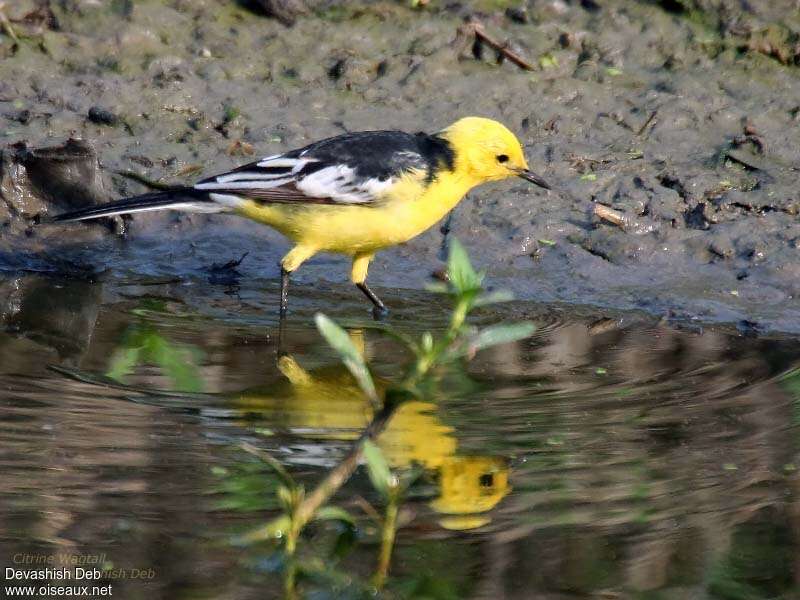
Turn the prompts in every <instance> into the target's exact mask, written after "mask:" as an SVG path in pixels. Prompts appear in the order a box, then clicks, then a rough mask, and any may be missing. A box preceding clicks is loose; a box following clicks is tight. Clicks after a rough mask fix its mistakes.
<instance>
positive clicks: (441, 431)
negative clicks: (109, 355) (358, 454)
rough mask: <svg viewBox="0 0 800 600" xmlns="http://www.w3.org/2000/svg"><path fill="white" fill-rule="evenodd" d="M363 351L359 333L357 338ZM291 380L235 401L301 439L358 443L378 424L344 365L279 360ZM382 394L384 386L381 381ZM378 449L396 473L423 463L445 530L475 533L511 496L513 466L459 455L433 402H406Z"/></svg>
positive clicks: (496, 459) (449, 429) (498, 459)
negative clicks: (433, 485) (367, 429)
mask: <svg viewBox="0 0 800 600" xmlns="http://www.w3.org/2000/svg"><path fill="white" fill-rule="evenodd" d="M351 337H352V338H353V339H354V341H355V342H356V344H357V345H359V343H360V342H361V343H360V345H361V348H362V352H363V342H362V341H361V336H360V335H359V333H358V332H355V333H351ZM278 369H279V370H280V372H281V373H282V374H283V375H284V377H285V378H286V381H285V384H284V385H277V386H274V387H272V388H271V389H270V390H258V391H251V392H246V393H244V394H242V395H240V396H238V397H237V398H236V399H235V403H236V405H237V407H238V408H239V409H240V410H241V411H242V412H244V413H256V414H258V416H259V417H264V416H265V413H266V416H267V418H268V419H269V420H270V421H272V422H274V423H275V424H276V425H280V426H283V427H285V428H286V429H288V430H290V431H292V432H293V433H294V434H296V435H302V436H304V437H309V438H313V439H332V440H344V441H349V440H354V439H356V438H357V437H358V436H359V434H360V433H361V431H362V430H363V429H364V427H366V425H367V424H368V423H369V421H370V420H371V418H372V415H373V410H372V406H371V404H370V402H369V400H368V399H367V398H366V396H365V395H364V394H363V393H362V392H361V390H360V388H359V387H358V385H357V384H356V382H355V380H354V379H353V377H352V376H351V375H350V373H349V372H348V371H347V369H346V368H345V367H344V366H338V365H337V366H335V367H323V368H320V369H315V370H312V371H307V370H305V369H304V368H303V367H302V366H301V365H300V364H299V363H298V362H297V361H296V360H295V359H294V358H292V357H291V356H283V357H282V358H281V359H280V360H279V361H278ZM375 384H376V387H377V389H378V392H379V394H380V393H382V392H383V390H384V389H385V388H386V382H384V381H380V380H376V381H375ZM377 443H378V445H379V446H380V448H381V450H382V451H383V453H384V455H385V456H386V460H387V461H388V462H389V464H390V465H391V466H392V467H393V468H400V469H402V468H408V467H410V466H411V465H414V464H417V465H421V466H422V467H423V468H425V469H426V471H428V472H429V473H432V474H433V475H434V477H435V479H436V480H437V482H438V486H439V497H438V498H436V499H435V500H434V501H433V502H431V507H432V508H433V509H434V510H435V511H437V512H439V513H443V514H447V515H466V516H468V518H459V519H455V518H452V517H448V518H446V519H444V520H443V521H442V526H444V527H448V528H450V529H471V528H474V527H479V526H481V525H484V524H486V523H487V522H489V518H488V517H485V516H479V514H480V513H485V512H487V511H489V510H491V509H492V508H493V507H494V506H495V505H496V504H497V503H498V502H500V500H502V498H503V497H504V496H505V495H506V494H508V492H509V491H510V488H509V485H508V464H507V461H506V460H505V459H504V458H501V457H494V456H468V455H461V454H459V453H458V441H457V439H456V437H455V435H454V431H453V428H452V427H450V426H448V425H446V424H444V423H442V422H441V421H440V420H439V418H438V415H437V408H436V405H435V404H432V403H430V402H422V401H418V400H412V401H408V402H405V403H404V404H402V405H401V406H400V407H399V408H398V409H397V411H396V412H395V414H394V416H393V417H392V419H391V420H390V421H389V424H388V425H387V427H386V429H385V430H384V431H383V432H382V433H381V434H380V436H379V437H378V439H377Z"/></svg>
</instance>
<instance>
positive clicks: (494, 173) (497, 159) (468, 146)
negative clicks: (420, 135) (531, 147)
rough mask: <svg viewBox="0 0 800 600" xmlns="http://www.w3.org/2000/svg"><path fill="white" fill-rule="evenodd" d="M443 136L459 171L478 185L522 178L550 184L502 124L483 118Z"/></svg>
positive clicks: (458, 125)
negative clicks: (448, 144)
mask: <svg viewBox="0 0 800 600" xmlns="http://www.w3.org/2000/svg"><path fill="white" fill-rule="evenodd" d="M439 135H441V136H442V137H443V138H445V139H446V140H447V141H448V142H450V145H451V147H452V148H453V151H454V152H455V162H456V169H457V170H461V171H462V172H464V173H465V174H466V175H468V176H469V177H471V178H473V179H474V180H475V182H476V183H484V182H487V181H499V180H501V179H506V178H508V177H522V178H523V179H525V180H527V181H530V182H531V183H535V184H536V185H538V186H539V187H543V188H545V189H550V186H549V185H547V183H546V182H545V181H544V179H542V178H541V177H539V176H538V175H536V174H535V173H533V172H532V171H531V170H530V169H529V168H528V161H526V160H525V154H524V153H523V151H522V144H520V142H519V140H518V139H517V136H515V135H514V134H513V133H511V132H510V131H509V130H508V128H507V127H506V126H505V125H503V124H502V123H498V122H497V121H493V120H491V119H484V118H481V117H465V118H463V119H459V120H458V121H456V122H455V123H453V124H452V125H450V127H448V128H447V129H445V130H444V131H442V132H441V133H440V134H439Z"/></svg>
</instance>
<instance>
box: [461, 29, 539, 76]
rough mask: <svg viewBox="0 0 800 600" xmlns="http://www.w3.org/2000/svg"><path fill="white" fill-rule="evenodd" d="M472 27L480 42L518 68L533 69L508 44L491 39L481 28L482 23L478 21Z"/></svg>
mask: <svg viewBox="0 0 800 600" xmlns="http://www.w3.org/2000/svg"><path fill="white" fill-rule="evenodd" d="M473 29H474V31H475V39H477V40H479V41H480V42H481V43H483V44H486V45H487V46H489V47H490V48H492V49H493V50H494V51H495V52H497V54H498V55H500V56H502V57H503V58H507V59H508V60H510V61H511V62H512V63H514V64H515V65H517V66H518V67H519V68H520V69H525V70H526V71H534V70H535V69H534V67H533V65H532V64H531V63H529V62H528V61H527V60H525V59H524V58H522V57H521V56H520V55H519V54H517V53H516V52H514V51H513V50H511V49H509V47H508V44H507V43H506V44H501V43H499V42H497V41H496V40H494V39H492V38H491V37H490V36H489V34H487V33H486V31H485V30H484V29H483V25H481V24H480V23H474V24H473Z"/></svg>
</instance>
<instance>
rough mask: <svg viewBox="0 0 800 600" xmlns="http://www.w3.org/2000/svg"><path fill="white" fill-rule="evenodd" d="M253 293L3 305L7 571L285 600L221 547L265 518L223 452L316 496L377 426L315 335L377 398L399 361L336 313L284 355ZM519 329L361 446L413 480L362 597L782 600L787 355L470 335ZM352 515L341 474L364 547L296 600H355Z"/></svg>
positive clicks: (663, 328)
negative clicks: (330, 335) (356, 351)
mask: <svg viewBox="0 0 800 600" xmlns="http://www.w3.org/2000/svg"><path fill="white" fill-rule="evenodd" d="M261 283H263V282H257V283H256V284H255V285H253V287H249V288H237V287H234V286H228V287H225V286H220V285H208V284H207V283H206V282H204V281H201V280H188V281H184V282H182V283H178V282H164V281H133V280H131V281H122V282H115V283H106V284H102V283H90V282H79V281H74V280H72V281H64V280H58V279H51V278H38V277H33V276H19V277H17V276H7V277H5V278H4V279H3V280H2V281H0V303H1V304H0V308H1V309H2V322H3V331H2V333H0V472H2V483H0V499H1V501H0V544H1V546H0V548H1V549H2V552H0V557H1V558H2V560H3V561H4V564H3V567H4V568H5V567H6V566H12V565H13V566H15V567H16V568H20V569H30V568H33V567H32V566H31V565H30V564H28V565H26V564H24V563H25V562H26V561H27V562H29V563H30V562H31V561H34V560H37V559H36V557H43V556H44V557H47V556H54V557H55V558H54V559H53V560H54V561H55V562H56V564H57V565H58V564H63V561H64V560H66V559H65V557H70V556H72V557H75V556H78V557H81V556H84V557H86V556H89V557H99V560H101V561H102V564H101V568H102V569H104V570H106V572H107V573H108V575H109V576H108V577H107V578H106V579H105V582H106V583H110V584H111V585H112V586H113V594H114V596H115V597H119V598H125V599H138V598H147V599H148V600H152V599H153V598H169V599H175V598H236V599H249V598H265V597H267V598H271V597H280V596H281V593H282V592H281V589H282V584H281V575H280V560H279V558H278V555H276V552H275V546H274V544H271V543H262V544H255V545H249V546H242V545H239V544H236V543H234V541H235V537H236V536H237V535H238V534H241V533H245V532H248V531H251V530H253V529H254V528H256V527H258V526H259V525H263V524H264V523H265V522H267V520H269V519H270V518H272V517H274V516H275V515H276V514H277V508H278V505H277V502H276V500H275V495H274V492H275V489H276V487H277V481H276V478H275V476H274V474H273V473H272V472H271V470H270V469H269V468H268V467H266V466H265V465H263V464H261V463H260V462H259V461H258V460H257V459H255V458H254V457H252V456H251V455H249V454H247V453H246V452H244V451H242V449H241V444H242V442H249V443H250V444H253V445H256V446H258V447H259V448H262V449H264V450H266V451H268V452H269V453H271V454H272V455H273V456H274V457H276V458H277V459H279V460H280V461H281V462H282V463H284V465H286V466H287V468H288V469H289V470H290V472H291V473H292V474H293V475H294V476H295V477H297V479H298V480H300V481H302V482H303V483H305V484H306V485H307V486H308V487H312V486H313V485H314V484H315V483H316V482H318V481H319V480H320V479H321V478H322V476H324V474H325V473H326V472H327V470H328V469H329V468H330V467H332V466H333V465H335V464H336V463H337V461H338V460H339V459H341V458H342V457H343V456H344V455H345V453H346V452H347V450H348V448H349V447H350V444H351V442H352V440H353V439H354V438H355V437H356V436H357V435H358V434H359V432H360V431H361V429H362V428H363V427H364V426H365V425H366V423H367V422H368V421H369V419H370V418H371V416H372V409H371V408H370V405H369V403H368V402H367V401H366V399H365V398H364V397H363V395H362V394H361V393H360V392H359V391H358V388H357V386H356V385H355V384H354V382H353V381H352V379H351V378H350V376H349V375H348V374H347V372H346V371H345V370H344V368H343V367H342V366H341V364H340V362H339V361H338V359H337V357H336V356H335V354H334V353H333V351H332V350H330V349H329V348H328V347H327V346H326V345H325V344H324V343H323V342H322V341H321V338H320V337H319V335H318V334H317V333H316V330H315V329H314V328H313V326H312V325H311V323H312V316H313V314H314V313H315V312H316V311H318V310H321V309H324V310H325V311H326V312H327V313H329V314H330V315H331V316H332V317H334V318H335V319H337V321H339V322H340V323H342V324H343V325H345V326H346V327H347V329H348V331H349V334H350V335H351V337H352V339H353V340H354V341H355V342H356V343H357V344H359V345H361V346H362V347H363V349H364V353H365V355H366V356H367V358H368V360H369V363H370V366H371V368H372V370H373V373H374V375H375V378H376V380H377V382H378V386H379V388H380V387H384V386H386V385H388V384H389V383H391V382H393V381H396V380H397V379H398V378H399V377H400V375H401V374H402V372H403V367H404V365H405V364H406V362H407V360H408V358H409V357H408V356H407V354H406V353H405V351H404V350H403V349H402V348H401V347H399V346H398V345H397V344H396V343H395V342H394V341H393V340H392V339H391V338H388V337H386V336H385V335H383V334H381V333H380V332H378V331H375V330H374V329H373V328H372V325H373V323H372V321H371V319H370V318H369V313H368V311H367V310H366V308H365V305H364V303H363V302H362V299H361V298H360V297H358V296H356V294H355V293H354V292H352V291H351V290H349V289H347V288H341V289H340V288H335V287H334V288H331V289H328V288H326V289H321V290H315V289H312V288H310V287H305V288H302V289H299V290H297V293H296V294H295V296H294V298H293V300H295V304H294V307H295V308H294V312H293V313H292V314H291V316H290V318H289V321H288V324H287V327H286V330H285V331H284V332H283V335H282V339H281V340H280V343H279V336H278V327H277V322H276V320H275V319H274V302H273V301H274V299H275V298H274V292H275V291H276V290H275V289H274V284H270V283H264V285H261ZM393 296H394V297H393ZM387 300H389V302H390V303H391V305H393V306H394V307H395V310H394V313H393V314H392V316H391V319H390V321H389V323H390V324H391V325H393V326H395V327H396V328H398V329H400V330H401V331H403V332H405V333H408V334H412V335H419V334H420V333H421V332H422V331H425V330H432V331H438V330H441V328H442V327H443V326H444V325H445V317H446V314H447V313H446V309H447V307H446V305H445V304H444V303H443V301H441V300H440V299H438V298H436V297H434V298H431V297H430V296H429V295H427V294H425V293H421V292H419V293H409V295H407V296H406V297H399V296H397V294H394V295H393V294H392V293H391V292H387ZM519 318H527V319H531V320H533V321H534V322H535V323H536V324H537V327H538V329H537V332H536V334H535V335H534V337H533V338H532V339H530V340H527V341H525V342H522V343H518V344H513V345H506V346H502V347H498V348H496V349H494V350H492V351H486V352H482V353H479V354H478V356H476V357H475V359H474V360H473V361H472V362H470V363H469V364H466V365H464V366H463V367H458V368H453V369H450V370H448V371H446V372H443V373H441V374H439V376H438V377H437V381H436V383H435V385H434V386H433V387H432V392H431V397H430V398H425V399H418V400H413V401H411V402H408V403H407V404H405V405H403V406H402V408H401V409H400V410H399V411H398V413H397V414H396V415H395V416H394V418H393V420H392V421H391V422H390V423H389V425H388V427H387V429H386V430H385V432H384V433H383V434H382V436H381V437H380V439H379V445H380V446H381V448H382V449H383V451H384V454H385V455H386V457H387V459H388V461H389V463H390V464H391V466H392V467H394V468H396V469H398V470H401V471H402V470H406V469H409V468H411V467H412V466H416V467H417V468H420V469H421V470H422V471H423V475H422V476H421V477H420V479H419V480H418V481H417V482H416V483H415V484H414V485H413V487H412V489H411V492H410V495H409V498H408V499H407V501H406V502H405V504H404V506H403V510H402V512H401V523H402V527H401V529H400V530H399V534H398V542H397V547H396V550H395V556H394V560H393V562H392V568H391V574H390V578H389V581H388V584H387V588H386V590H385V592H384V593H383V594H384V595H385V596H386V597H390V598H394V597H428V598H547V599H556V598H559V599H560V598H654V599H655V598H658V599H671V598H675V599H678V598H681V599H683V598H730V599H743V598H784V599H788V598H794V597H797V594H798V590H799V588H798V583H797V582H798V578H800V563H799V562H798V560H797V557H798V543H799V537H798V536H800V504H799V503H798V502H800V501H799V500H798V493H799V492H800V475H798V466H800V462H798V460H799V459H798V454H797V453H798V449H799V448H798V433H797V429H796V424H797V418H798V416H797V415H798V414H800V413H798V408H797V407H798V403H800V370H798V369H799V368H800V345H798V343H797V339H796V338H794V339H793V338H790V337H783V336H779V335H774V336H763V337H754V336H752V335H745V334H744V333H743V332H741V331H738V330H737V329H735V328H725V327H716V328H705V329H704V328H701V327H699V326H692V327H685V326H683V327H677V326H675V325H674V324H669V323H664V322H657V321H655V320H653V319H651V318H649V317H645V316H642V315H638V314H630V313H625V314H622V313H610V312H609V313H603V314H599V313H597V312H596V310H595V311H589V310H587V311H581V310H577V309H574V308H571V309H566V308H564V307H559V306H552V305H550V306H546V305H536V304H531V303H524V304H509V305H507V306H502V307H501V308H500V309H496V310H493V311H491V312H490V311H483V312H479V313H476V315H475V319H474V320H475V322H476V323H479V324H488V323H494V322H498V321H501V320H509V319H519ZM54 366H55V367H58V368H59V369H60V371H56V370H54V369H53V368H52V367H54ZM65 372H66V373H70V374H71V376H70V375H65ZM108 376H111V377H114V378H116V379H117V380H119V381H122V382H124V385H118V384H113V385H112V384H111V383H112V382H111V381H110V380H108V379H105V378H106V377H108ZM367 503H371V504H374V505H376V506H380V500H379V498H378V497H377V495H376V493H375V492H374V490H373V489H372V487H371V485H370V483H369V480H368V478H367V476H366V473H365V472H363V469H360V470H359V471H358V472H357V473H356V475H355V477H354V478H353V479H352V480H351V481H350V482H349V483H348V484H347V485H346V486H345V487H344V488H343V489H342V490H341V491H340V492H339V493H338V495H337V496H336V498H335V504H337V505H338V506H342V507H344V508H346V509H347V510H349V511H350V512H351V513H352V514H354V515H356V516H357V517H358V523H359V527H358V530H357V532H356V539H355V541H354V543H353V545H352V547H350V548H349V550H348V551H346V552H345V551H342V552H341V553H340V555H333V554H332V552H333V549H334V546H335V542H336V540H337V535H338V534H339V533H340V529H339V528H338V527H337V526H336V525H335V524H330V523H329V524H325V525H319V526H316V525H315V526H312V527H310V528H309V529H308V531H307V534H306V535H305V536H304V538H303V541H302V542H301V545H300V550H299V552H300V555H301V556H302V557H303V560H304V561H306V562H307V563H308V564H309V565H314V564H320V565H323V564H324V566H325V569H324V576H323V575H320V576H319V577H317V578H315V579H314V580H312V581H305V582H303V583H302V586H303V587H302V589H303V590H304V592H305V593H308V594H309V595H312V594H313V596H311V597H315V598H328V597H361V596H362V595H364V593H365V591H364V590H366V589H367V587H368V586H367V583H368V582H369V579H370V576H371V574H372V571H373V570H374V568H375V562H376V559H377V542H376V538H375V534H376V531H375V527H374V526H373V525H372V524H371V523H370V520H369V518H367V517H365V516H364V515H365V513H364V510H365V509H364V507H365V506H366V504H367ZM339 548H340V550H341V549H342V538H339ZM51 566H52V565H51ZM113 569H127V570H130V569H140V570H142V571H143V573H139V574H138V575H135V576H134V575H131V571H127V574H126V575H124V576H119V577H116V578H113V577H112V574H113V573H114V571H113ZM151 569H152V571H149V570H151Z"/></svg>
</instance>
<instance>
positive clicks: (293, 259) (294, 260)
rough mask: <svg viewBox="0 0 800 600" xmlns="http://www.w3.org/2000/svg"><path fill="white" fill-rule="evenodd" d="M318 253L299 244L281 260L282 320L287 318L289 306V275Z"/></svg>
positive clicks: (314, 249)
mask: <svg viewBox="0 0 800 600" xmlns="http://www.w3.org/2000/svg"><path fill="white" fill-rule="evenodd" d="M316 253H317V250H316V248H310V247H308V246H303V245H301V244H298V245H297V246H295V247H294V248H292V249H291V250H289V252H288V253H287V254H286V256H284V257H283V259H281V308H280V315H281V319H283V318H284V317H285V316H286V309H287V308H288V306H289V275H290V274H291V273H293V272H294V271H296V270H297V269H298V268H299V267H300V265H302V264H303V263H304V262H305V261H306V260H308V259H309V258H311V257H312V256H314V254H316Z"/></svg>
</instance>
